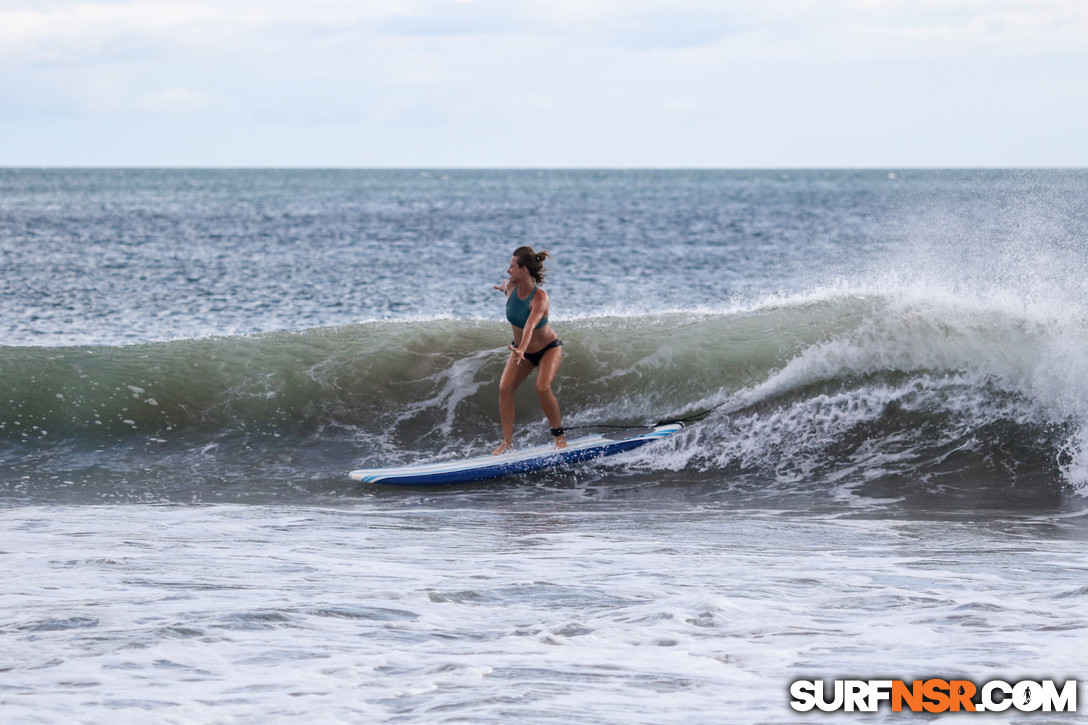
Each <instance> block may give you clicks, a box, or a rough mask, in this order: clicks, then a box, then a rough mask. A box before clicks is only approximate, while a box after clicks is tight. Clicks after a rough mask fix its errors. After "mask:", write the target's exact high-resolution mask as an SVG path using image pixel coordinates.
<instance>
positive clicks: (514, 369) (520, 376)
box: [491, 353, 533, 456]
mask: <svg viewBox="0 0 1088 725" xmlns="http://www.w3.org/2000/svg"><path fill="white" fill-rule="evenodd" d="M532 372H533V366H532V365H531V364H530V363H528V362H523V363H521V365H518V356H517V355H515V354H514V353H510V357H509V358H508V359H507V360H506V367H505V368H503V371H502V380H500V381H499V422H500V423H502V443H500V444H499V446H498V448H496V449H495V450H493V451H491V455H493V456H497V455H499V454H500V453H504V452H505V451H508V450H510V449H511V448H512V447H513V445H514V393H516V392H517V390H518V387H519V386H520V385H521V384H522V383H524V382H525V379H526V378H528V377H529V374H530V373H532Z"/></svg>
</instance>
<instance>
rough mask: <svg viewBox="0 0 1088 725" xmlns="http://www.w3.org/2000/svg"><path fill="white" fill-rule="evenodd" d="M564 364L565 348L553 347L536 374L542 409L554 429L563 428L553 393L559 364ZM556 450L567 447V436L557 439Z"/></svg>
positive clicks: (541, 359)
mask: <svg viewBox="0 0 1088 725" xmlns="http://www.w3.org/2000/svg"><path fill="white" fill-rule="evenodd" d="M561 362H563V347H562V346H558V347H553V348H552V349H551V350H548V351H547V352H545V353H544V357H542V358H540V365H539V366H538V367H537V373H536V394H537V395H538V396H539V397H540V407H541V408H543V409H544V415H546V416H547V417H548V423H550V424H551V426H552V428H562V427H563V415H562V414H561V413H560V412H559V401H558V400H556V399H555V393H553V392H552V383H553V382H554V381H555V374H556V373H557V372H559V363H561ZM555 447H556V448H566V447H567V437H566V436H565V435H561V436H556V437H555Z"/></svg>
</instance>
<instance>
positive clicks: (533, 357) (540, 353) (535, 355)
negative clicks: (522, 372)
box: [525, 338, 563, 368]
mask: <svg viewBox="0 0 1088 725" xmlns="http://www.w3.org/2000/svg"><path fill="white" fill-rule="evenodd" d="M553 347H563V341H562V340H559V339H558V338H557V339H555V340H552V341H551V342H549V343H548V344H547V345H545V346H544V347H542V348H540V349H539V350H537V351H536V352H527V353H525V359H526V360H528V361H529V362H530V363H532V365H533V367H534V368H538V367H540V360H541V359H542V358H543V357H544V353H546V352H547V351H548V350H551V349H552V348H553Z"/></svg>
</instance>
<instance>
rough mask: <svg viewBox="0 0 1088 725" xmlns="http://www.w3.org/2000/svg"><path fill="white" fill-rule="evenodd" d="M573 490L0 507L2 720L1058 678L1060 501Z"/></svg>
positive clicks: (260, 718) (398, 717)
mask: <svg viewBox="0 0 1088 725" xmlns="http://www.w3.org/2000/svg"><path fill="white" fill-rule="evenodd" d="M577 498H578V496H577V495H575V494H572V493H571V492H555V493H554V495H553V496H552V497H551V500H550V501H548V500H539V499H538V500H536V501H535V503H533V504H531V505H526V504H524V503H523V504H521V505H518V504H512V505H509V506H494V507H489V508H465V507H462V505H463V501H461V502H460V503H459V501H460V499H458V498H456V497H455V498H453V499H450V500H449V501H446V502H443V500H442V499H441V498H440V499H438V500H434V499H428V498H426V497H415V496H414V497H411V498H408V497H405V498H404V499H402V500H400V501H399V502H395V501H396V499H386V500H385V501H379V502H371V503H360V504H359V505H355V506H352V505H347V506H344V507H340V508H317V507H264V506H208V507H184V506H141V505H132V506H123V507H94V506H83V507H48V506H46V507H24V508H17V509H6V510H3V511H0V529H2V530H3V531H4V532H5V533H4V541H3V545H2V551H3V553H2V554H0V566H2V567H3V570H4V583H3V585H2V590H3V601H4V607H3V611H2V616H0V642H2V649H0V652H2V654H0V672H2V675H0V712H2V713H3V719H4V721H5V722H26V723H30V722H35V723H77V722H78V723H111V724H113V725H118V724H120V723H147V722H157V723H225V722H230V723H269V722H294V721H305V722H307V723H339V722H360V723H361V722H367V723H374V722H428V723H443V722H448V723H453V722H476V723H500V722H503V723H505V722H510V721H514V722H523V723H569V722H590V721H591V722H597V723H617V724H618V723H647V724H649V723H720V722H734V723H763V722H775V723H785V722H797V721H798V720H800V719H804V720H806V721H807V720H809V719H812V718H813V716H812V715H806V716H805V717H804V718H802V717H801V716H800V714H799V713H795V712H793V711H792V710H791V709H790V707H789V704H788V694H787V692H788V686H789V683H790V682H792V681H793V680H796V679H813V678H825V679H834V678H841V677H873V678H877V677H894V678H902V679H911V678H925V677H937V676H939V677H951V676H956V677H962V678H967V679H971V680H973V681H976V682H983V681H986V680H989V679H994V678H1001V679H1005V680H1008V681H1013V682H1015V681H1017V680H1019V679H1028V678H1031V679H1038V678H1041V677H1054V678H1059V679H1068V678H1074V677H1076V676H1078V675H1081V676H1082V675H1083V672H1084V669H1083V661H1084V660H1083V652H1084V646H1085V645H1086V644H1088V637H1086V635H1085V632H1088V597H1086V587H1085V585H1084V583H1083V582H1084V581H1085V578H1086V576H1088V556H1086V555H1085V543H1086V542H1085V535H1084V526H1083V523H1084V522H1083V520H1082V515H1078V514H1069V515H1065V516H1062V515H1052V516H1041V517H1015V516H1001V517H978V518H974V519H973V518H965V517H957V518H952V519H947V520H928V521H927V520H899V521H887V520H874V519H867V518H863V517H859V516H857V515H856V514H855V515H847V514H843V513H838V514H836V513H824V514H814V513H806V512H801V511H784V510H777V511H776V510H753V509H749V510H733V509H730V508H729V507H727V506H704V505H676V506H673V507H671V508H663V507H659V506H654V507H652V508H644V507H641V506H638V505H619V504H604V503H600V502H598V503H597V504H591V505H588V506H583V505H579V503H578V501H577ZM1082 697H1083V693H1082ZM839 717H840V718H841V717H842V716H841V715H840V716H839ZM902 717H904V715H901V714H892V713H890V712H888V711H882V712H881V713H880V714H879V715H877V716H867V718H866V721H869V722H872V721H888V722H891V721H897V722H898V721H900V720H901V719H902ZM1071 717H1072V718H1075V717H1076V716H1075V715H1074V716H1070V715H1063V716H1061V717H1060V720H1061V721H1062V722H1067V721H1070V718H1071ZM1058 719H1059V718H1058V716H1056V715H1054V716H1051V720H1053V721H1058ZM1051 720H1046V719H1041V718H1040V717H1035V718H1033V719H1032V720H1031V721H1032V722H1044V721H1051ZM942 721H943V719H942ZM988 721H990V722H993V721H1001V722H1004V721H1016V718H1015V717H1013V718H1012V719H1011V720H1008V719H1006V720H992V719H990V720H988Z"/></svg>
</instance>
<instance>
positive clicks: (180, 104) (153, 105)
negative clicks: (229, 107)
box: [133, 88, 216, 116]
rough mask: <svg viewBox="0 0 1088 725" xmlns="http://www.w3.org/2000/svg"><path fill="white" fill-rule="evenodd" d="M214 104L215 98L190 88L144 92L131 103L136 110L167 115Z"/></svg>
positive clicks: (200, 109)
mask: <svg viewBox="0 0 1088 725" xmlns="http://www.w3.org/2000/svg"><path fill="white" fill-rule="evenodd" d="M215 104H216V101H215V99H213V98H211V97H210V96H208V95H206V94H204V93H201V92H200V91H194V90H192V89H190V88H168V89H166V90H163V91H158V92H155V93H146V94H144V95H142V96H140V97H139V98H138V99H136V102H135V103H134V104H133V105H134V107H135V108H136V109H137V110H140V111H146V112H148V113H155V114H163V115H168V116H179V115H187V114H190V113H197V112H198V111H203V110H205V109H207V108H211V107H212V106H214V105H215Z"/></svg>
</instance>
